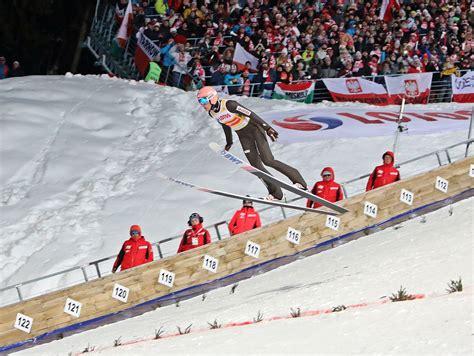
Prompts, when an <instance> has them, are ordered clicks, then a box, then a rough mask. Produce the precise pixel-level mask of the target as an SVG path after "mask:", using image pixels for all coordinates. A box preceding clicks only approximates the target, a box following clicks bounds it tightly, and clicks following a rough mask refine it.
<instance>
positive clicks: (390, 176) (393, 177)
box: [365, 151, 400, 192]
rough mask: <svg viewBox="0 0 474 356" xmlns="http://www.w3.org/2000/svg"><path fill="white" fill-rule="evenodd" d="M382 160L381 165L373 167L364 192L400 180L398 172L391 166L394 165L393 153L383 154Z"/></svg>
mask: <svg viewBox="0 0 474 356" xmlns="http://www.w3.org/2000/svg"><path fill="white" fill-rule="evenodd" d="M382 159H383V164H382V165H381V166H377V167H375V169H374V171H373V172H372V174H371V175H370V177H369V181H368V182H367V187H366V188H365V191H366V192H368V191H369V190H372V189H375V188H379V187H383V186H384V185H387V184H390V183H393V182H396V181H398V180H400V172H399V171H398V169H396V168H395V167H394V166H393V165H394V163H395V155H394V154H393V152H390V151H387V152H385V153H384V154H383V156H382Z"/></svg>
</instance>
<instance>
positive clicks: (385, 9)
mask: <svg viewBox="0 0 474 356" xmlns="http://www.w3.org/2000/svg"><path fill="white" fill-rule="evenodd" d="M393 10H396V11H399V10H400V4H399V3H398V0H382V5H381V6H380V15H379V18H380V20H383V21H384V22H390V21H392V11H393Z"/></svg>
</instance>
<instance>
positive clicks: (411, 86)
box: [385, 73, 433, 105]
mask: <svg viewBox="0 0 474 356" xmlns="http://www.w3.org/2000/svg"><path fill="white" fill-rule="evenodd" d="M432 78H433V73H417V74H404V75H401V76H399V77H385V84H386V85H387V90H388V94H389V96H390V102H391V103H392V104H396V105H398V104H400V103H401V102H402V99H403V98H405V102H406V103H407V104H427V103H428V98H429V96H430V90H431V89H430V88H431V79H432Z"/></svg>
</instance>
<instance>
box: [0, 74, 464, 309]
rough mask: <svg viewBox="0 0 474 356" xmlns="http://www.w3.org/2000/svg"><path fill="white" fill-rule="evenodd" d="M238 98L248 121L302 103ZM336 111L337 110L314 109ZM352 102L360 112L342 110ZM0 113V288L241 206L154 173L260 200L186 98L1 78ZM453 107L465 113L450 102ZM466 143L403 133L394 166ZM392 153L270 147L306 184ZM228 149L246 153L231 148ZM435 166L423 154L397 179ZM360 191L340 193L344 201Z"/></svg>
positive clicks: (128, 84)
mask: <svg viewBox="0 0 474 356" xmlns="http://www.w3.org/2000/svg"><path fill="white" fill-rule="evenodd" d="M238 100H241V102H242V103H243V104H244V105H246V106H248V107H250V108H253V109H255V111H256V112H257V113H264V112H268V111H272V110H275V111H282V110H289V109H294V108H297V107H300V105H305V104H297V103H292V102H287V101H273V100H262V99H257V98H239V99H238ZM336 105H339V106H340V105H341V104H335V103H322V104H318V105H316V106H315V108H317V107H324V106H336ZM357 105H362V104H345V105H344V106H348V107H350V106H357ZM450 105H451V104H439V105H431V106H430V108H431V109H434V108H450V107H452V106H450ZM0 107H1V111H0V125H1V129H0V240H1V241H2V250H1V251H0V261H1V263H0V281H1V282H0V283H1V285H0V287H5V286H7V285H12V284H15V283H19V282H21V281H24V280H28V279H32V278H36V277H40V276H43V275H46V274H48V273H53V272H57V271H60V270H62V269H65V268H69V267H73V266H77V265H80V264H84V263H87V262H90V261H92V260H94V259H98V258H102V257H105V256H110V255H114V254H116V253H117V252H118V250H119V249H120V246H121V244H122V242H123V241H124V240H126V239H127V238H128V229H129V226H130V225H132V224H140V225H141V226H142V230H143V233H144V235H145V237H146V238H147V239H148V240H149V241H152V242H154V241H158V240H160V239H163V238H166V237H169V236H173V235H177V234H181V233H182V232H183V231H184V229H185V228H186V227H187V225H186V222H187V220H188V216H189V215H190V213H192V212H195V211H197V212H199V213H200V214H201V215H202V216H204V219H205V224H206V223H207V224H210V223H214V222H218V221H222V220H228V219H230V217H231V216H232V214H233V212H234V211H235V210H236V209H237V208H239V207H240V202H239V201H233V200H230V199H226V198H222V197H216V196H213V195H210V194H205V193H201V192H195V191H192V190H189V189H187V188H184V187H180V186H178V185H175V184H173V183H169V182H166V181H163V180H161V179H159V178H157V175H156V174H157V173H158V172H161V173H164V174H167V175H170V176H173V177H177V178H181V179H183V180H188V181H191V182H194V183H196V184H199V185H204V186H210V187H213V188H217V189H221V190H228V191H232V192H235V193H240V194H251V195H256V196H262V195H263V194H265V193H266V190H265V188H264V186H263V185H262V183H261V182H260V181H259V180H258V179H256V178H253V177H251V176H249V175H248V174H247V173H245V172H242V171H238V168H235V167H232V166H231V165H229V164H228V162H226V161H225V160H223V159H221V158H219V157H217V156H216V154H215V153H213V152H212V151H211V150H210V149H209V148H208V143H209V142H210V141H217V142H219V143H222V144H223V143H224V135H223V132H222V129H221V127H220V125H218V124H216V123H215V122H213V120H210V118H209V117H208V116H207V114H206V113H205V112H204V110H202V109H201V108H200V107H199V105H197V103H196V100H195V93H186V92H183V91H181V90H178V89H176V88H169V87H160V86H156V85H150V84H147V83H137V82H135V81H125V80H120V79H116V78H109V77H108V76H102V77H97V76H74V75H67V76H48V77H41V76H37V77H35V76H32V77H25V78H13V79H7V80H2V81H1V82H0ZM460 107H461V108H464V107H466V108H470V107H471V106H470V105H468V106H462V105H459V104H456V108H460ZM466 137H467V132H464V131H458V132H446V133H442V134H436V135H424V136H411V135H410V134H409V133H408V134H404V135H403V136H402V138H401V143H400V153H399V155H398V158H397V159H398V160H406V159H409V158H412V157H414V156H417V155H419V154H422V153H426V152H430V151H432V150H434V149H436V148H439V147H444V146H447V145H449V144H453V143H456V142H458V141H461V140H464V139H466ZM234 140H235V141H236V140H237V138H236V136H235V135H234ZM392 144H393V137H371V138H359V139H339V140H326V141H320V142H309V143H308V142H307V143H295V144H291V145H281V144H278V143H276V144H272V149H273V151H274V154H275V156H276V157H277V158H278V159H281V160H282V161H284V162H288V163H290V164H291V165H293V166H295V167H296V168H298V169H299V170H300V171H301V172H302V174H303V176H304V177H305V178H306V179H307V181H308V184H310V185H312V184H313V183H314V181H315V180H316V179H319V174H320V171H321V169H322V168H323V167H325V166H327V165H330V166H332V167H333V168H334V169H335V171H336V179H337V180H338V181H345V180H348V179H351V178H353V177H356V176H359V175H362V174H365V173H368V172H370V171H371V170H372V169H373V167H374V166H375V165H377V164H380V161H381V158H380V155H381V153H382V152H384V151H385V150H387V149H391V147H392ZM232 152H235V153H236V154H237V155H239V156H243V154H242V150H241V148H240V146H239V144H238V143H236V144H235V145H234V147H233V148H232ZM458 153H459V155H461V154H463V153H464V151H463V149H462V148H461V149H459V151H458ZM453 158H455V157H453ZM436 166H437V162H436V159H435V158H434V157H432V158H430V159H427V160H426V161H422V162H417V163H416V164H413V165H411V166H407V167H404V168H403V169H402V171H401V173H402V176H407V175H411V174H415V173H418V172H421V171H424V170H426V169H428V168H433V167H436ZM360 188H361V186H360V185H359V186H354V187H349V189H350V192H355V191H357V189H360ZM290 197H291V195H290ZM257 208H262V207H261V206H260V207H258V206H257ZM278 214H279V209H274V210H272V211H270V212H269V213H266V214H264V215H263V216H262V218H263V222H264V223H265V222H269V221H271V220H275V219H278V218H279V215H278ZM177 244H178V242H176V243H175V244H172V243H171V244H167V245H164V246H163V247H164V248H165V253H166V254H173V253H175V251H176V248H177ZM81 279H82V275H81V273H80V272H77V273H76V274H70V275H67V277H65V278H56V279H50V280H48V281H47V285H46V286H44V285H41V284H34V285H31V286H25V287H23V288H22V291H23V293H24V294H25V295H26V296H28V295H33V294H34V293H35V292H36V293H38V292H40V291H44V289H45V287H47V288H55V287H56V286H57V285H60V286H64V285H65V284H68V283H73V282H78V281H80V280H81ZM13 292H14V291H12V293H13ZM5 298H7V297H6V296H5ZM12 298H13V300H14V299H15V298H14V293H13V295H12Z"/></svg>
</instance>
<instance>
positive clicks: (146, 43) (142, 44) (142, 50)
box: [135, 33, 160, 76]
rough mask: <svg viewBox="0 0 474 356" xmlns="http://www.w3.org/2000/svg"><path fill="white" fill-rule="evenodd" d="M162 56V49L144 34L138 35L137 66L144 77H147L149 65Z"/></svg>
mask: <svg viewBox="0 0 474 356" xmlns="http://www.w3.org/2000/svg"><path fill="white" fill-rule="evenodd" d="M159 54H160V48H159V47H158V46H157V45H156V44H155V43H153V41H152V40H150V39H149V38H148V37H147V36H145V35H144V34H143V33H138V42H137V48H136V49H135V65H136V66H137V68H138V70H139V71H140V73H141V75H142V76H145V75H146V73H145V71H146V69H147V68H148V63H150V61H152V60H153V59H154V58H155V57H156V56H157V55H159Z"/></svg>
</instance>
